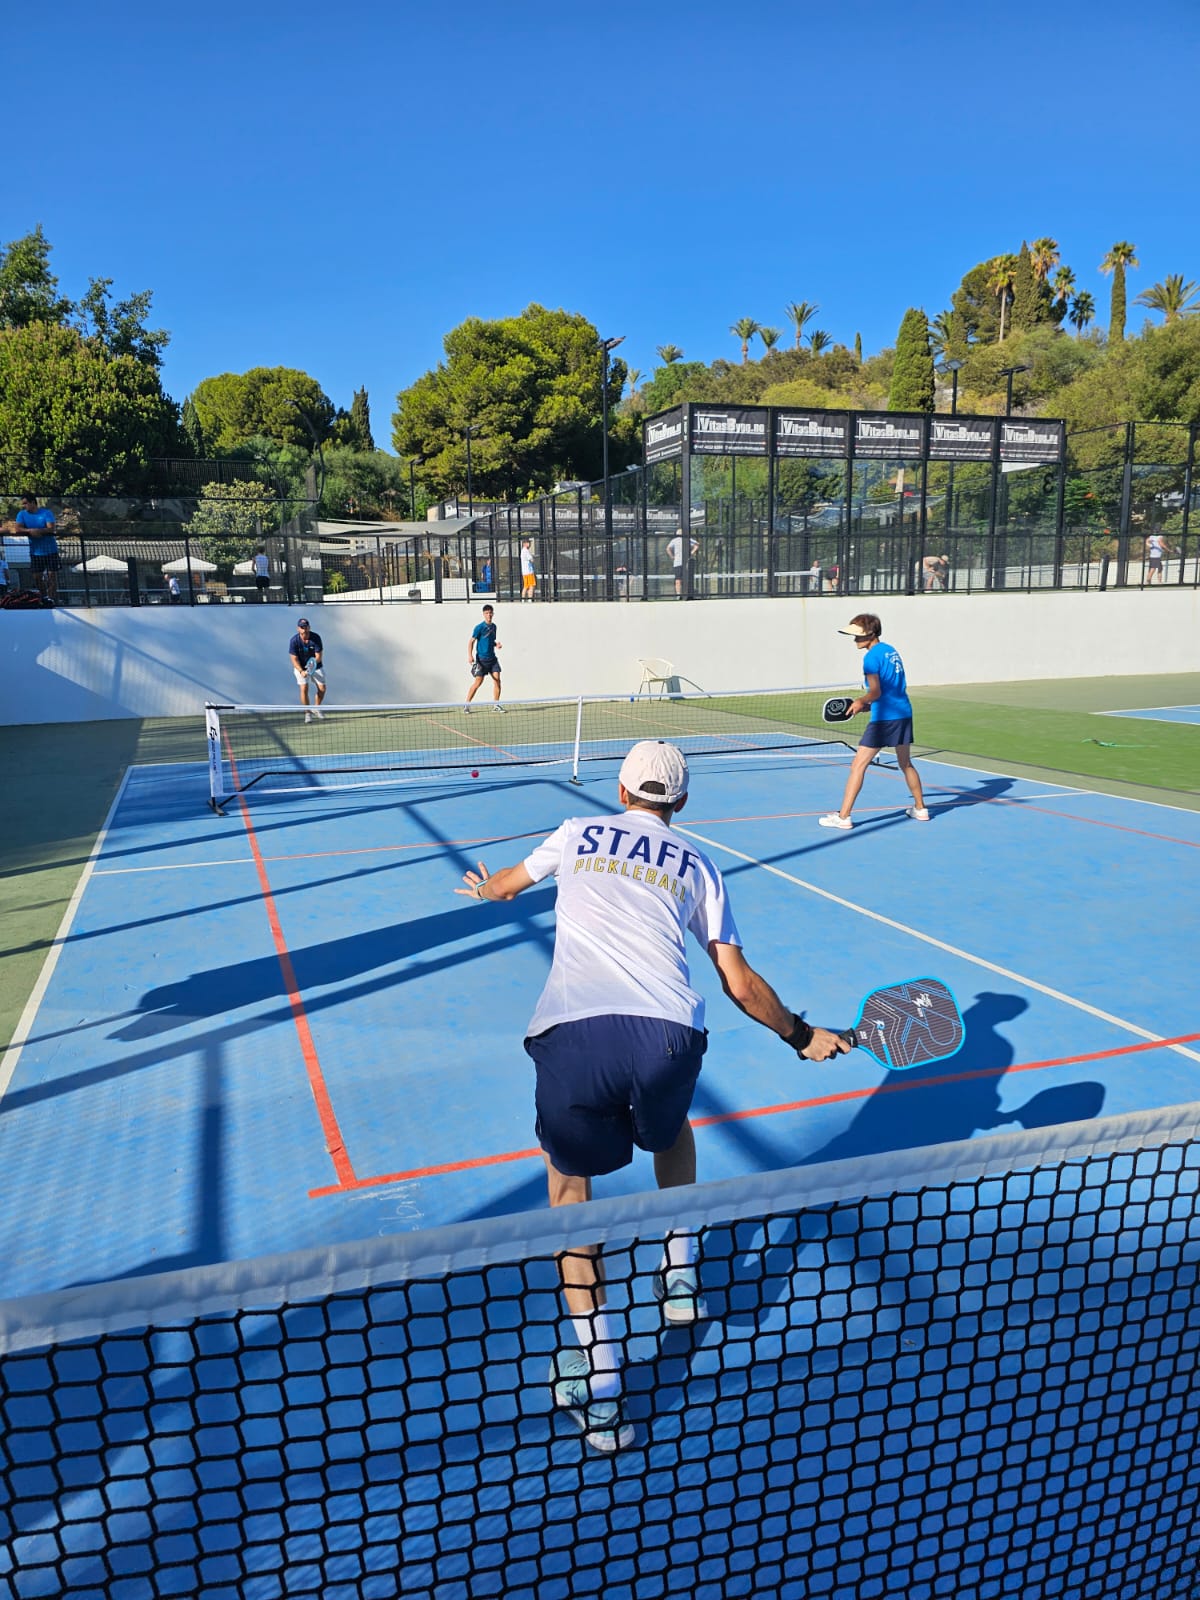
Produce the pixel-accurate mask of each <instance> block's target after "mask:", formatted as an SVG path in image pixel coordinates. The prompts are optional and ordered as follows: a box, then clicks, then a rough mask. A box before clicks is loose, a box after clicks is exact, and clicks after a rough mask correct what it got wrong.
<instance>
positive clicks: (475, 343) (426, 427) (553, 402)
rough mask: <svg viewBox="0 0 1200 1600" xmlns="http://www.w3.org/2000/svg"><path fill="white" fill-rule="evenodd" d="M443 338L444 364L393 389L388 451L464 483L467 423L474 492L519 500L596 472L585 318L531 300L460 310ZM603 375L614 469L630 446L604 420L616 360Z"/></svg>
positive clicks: (594, 375) (597, 410) (618, 372)
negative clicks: (504, 309) (461, 317)
mask: <svg viewBox="0 0 1200 1600" xmlns="http://www.w3.org/2000/svg"><path fill="white" fill-rule="evenodd" d="M444 343H445V350H446V359H445V361H444V362H443V363H442V364H441V365H440V366H438V367H437V369H436V370H435V371H432V372H427V373H425V374H424V376H422V377H420V378H418V379H417V381H416V383H414V384H412V385H411V386H410V387H409V388H407V389H405V390H404V391H403V392H402V393H401V394H400V395H399V397H398V401H397V407H398V408H397V410H396V412H395V414H394V416H393V419H392V443H393V446H394V448H395V449H396V450H397V451H398V452H399V453H400V454H401V455H403V456H410V455H424V456H425V457H426V458H427V463H426V466H425V469H424V476H425V478H426V481H427V482H430V483H431V484H433V485H434V486H436V487H437V488H438V489H439V490H443V491H444V490H449V489H452V488H456V489H462V488H464V487H465V485H466V447H465V441H464V437H463V430H464V428H465V427H466V426H467V425H468V424H470V425H471V426H472V427H473V428H475V429H477V433H476V434H475V435H474V436H473V438H472V441H471V461H472V476H473V484H474V488H475V492H476V493H477V494H478V495H480V497H481V498H488V497H490V496H494V495H502V496H504V497H505V498H510V499H519V498H521V497H523V496H524V495H525V494H526V493H527V492H528V491H529V490H531V489H532V490H538V489H544V488H547V487H549V485H550V484H551V483H553V482H554V480H555V479H556V478H598V477H599V476H600V471H601V459H602V448H603V441H602V438H601V395H600V382H601V370H602V369H601V354H600V338H599V335H598V333H597V332H596V329H595V327H594V326H593V325H592V323H590V322H589V321H588V320H587V318H586V317H582V316H580V315H578V314H577V313H573V312H567V311H548V310H547V309H546V308H545V307H544V306H540V305H531V306H528V307H527V308H526V309H525V310H524V311H523V312H522V313H521V315H520V316H518V317H507V318H503V319H501V320H499V321H495V322H484V321H482V320H481V319H480V318H478V317H470V318H468V319H467V321H466V322H463V323H461V324H460V325H459V326H458V327H457V328H454V329H452V330H451V332H450V333H448V334H447V335H446V338H445V341H444ZM661 370H663V369H660V371H661ZM666 370H675V371H677V370H678V368H677V367H676V368H667V369H666ZM608 372H609V376H608V405H609V411H610V423H611V424H612V427H611V432H610V440H611V449H610V456H609V459H610V466H611V467H612V469H613V470H615V471H620V470H621V468H622V467H623V466H624V465H625V462H626V456H627V453H628V452H629V451H630V450H632V446H631V445H629V444H628V442H627V430H622V429H618V428H617V426H616V423H615V422H614V421H613V414H614V413H615V411H616V407H617V404H618V402H619V400H620V398H621V391H622V389H623V388H624V386H625V373H626V367H625V363H624V362H623V361H612V362H610V364H609V369H608ZM657 376H658V374H656V377H657ZM648 387H651V386H648ZM628 438H632V434H628Z"/></svg>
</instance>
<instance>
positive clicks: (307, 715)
mask: <svg viewBox="0 0 1200 1600" xmlns="http://www.w3.org/2000/svg"><path fill="white" fill-rule="evenodd" d="M304 720H305V722H311V721H312V712H311V711H306V712H305V713H304Z"/></svg>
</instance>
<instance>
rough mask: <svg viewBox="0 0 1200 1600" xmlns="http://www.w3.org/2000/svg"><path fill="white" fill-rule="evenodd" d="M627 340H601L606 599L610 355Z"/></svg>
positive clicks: (609, 589) (608, 580) (608, 585)
mask: <svg viewBox="0 0 1200 1600" xmlns="http://www.w3.org/2000/svg"><path fill="white" fill-rule="evenodd" d="M624 338H625V335H624V334H623V333H622V334H619V335H618V336H617V338H615V339H601V341H600V353H601V375H600V411H601V416H602V419H603V420H602V432H603V443H604V540H605V544H606V546H607V555H606V557H605V568H604V572H605V590H606V593H605V599H606V600H611V599H612V597H613V551H612V539H613V521H612V486H611V484H610V483H609V478H608V353H609V351H610V350H615V349H616V348H617V346H618V345H619V344H620V343H621V342H622V340H623V339H624Z"/></svg>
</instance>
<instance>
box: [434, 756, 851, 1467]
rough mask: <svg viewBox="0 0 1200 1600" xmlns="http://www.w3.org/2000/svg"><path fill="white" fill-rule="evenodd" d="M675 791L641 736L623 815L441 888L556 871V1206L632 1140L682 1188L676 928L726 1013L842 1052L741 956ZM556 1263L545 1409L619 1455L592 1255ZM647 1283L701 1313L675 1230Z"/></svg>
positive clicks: (617, 1380) (484, 891) (621, 1429)
mask: <svg viewBox="0 0 1200 1600" xmlns="http://www.w3.org/2000/svg"><path fill="white" fill-rule="evenodd" d="M687 792H688V766H687V761H686V760H685V759H684V756H683V752H682V751H681V750H679V749H678V747H677V746H675V745H673V744H669V743H668V742H666V741H665V740H662V739H657V740H655V739H646V740H643V741H641V742H640V743H638V744H635V745H634V746H633V748H632V749H631V750H630V751H629V752H628V754H627V755H626V757H625V760H624V762H623V763H622V765H621V771H620V774H619V776H618V779H617V798H618V800H619V802H620V806H621V808H622V809H621V811H620V812H618V813H617V814H616V815H612V814H603V815H600V816H593V817H572V818H569V819H568V820H567V821H566V822H564V823H563V824H562V825H561V826H560V827H559V828H558V829H556V831H555V832H554V833H552V834H551V835H550V836H549V838H547V839H545V840H543V841H542V842H541V843H540V844H539V845H537V846H536V847H535V848H534V849H533V850H532V851H531V852H530V854H529V855H528V856H527V857H526V858H525V860H524V861H523V862H519V863H517V864H516V865H514V866H510V867H504V868H502V869H501V870H499V871H498V872H495V873H489V872H488V869H487V867H486V866H485V865H484V863H483V862H482V861H481V862H479V864H478V866H479V870H478V872H467V873H464V875H463V879H464V882H465V883H466V885H467V887H466V888H465V889H456V890H455V893H456V894H460V895H467V896H469V897H470V898H471V899H474V900H494V901H501V902H503V901H508V900H514V899H515V898H516V897H517V895H519V894H521V893H522V892H523V891H524V890H526V889H529V888H531V887H532V886H533V885H534V884H536V883H541V882H542V881H543V880H544V879H546V878H551V877H553V878H554V879H555V880H556V885H557V894H556V899H555V907H554V915H555V931H554V956H553V960H552V963H551V967H550V975H549V977H548V978H547V980H546V984H545V987H544V988H543V990H542V995H541V998H540V999H539V1001H538V1003H537V1007H536V1009H535V1011H534V1014H533V1018H532V1020H531V1021H530V1023H529V1030H528V1036H527V1038H526V1040H525V1050H526V1053H527V1054H528V1055H529V1057H530V1058H531V1060H532V1061H533V1064H534V1068H535V1072H536V1089H535V1095H534V1101H535V1106H536V1110H537V1123H536V1131H537V1138H538V1143H539V1144H540V1145H541V1149H542V1154H543V1157H544V1159H545V1163H546V1175H547V1180H548V1185H549V1198H550V1204H551V1205H552V1206H565V1205H575V1204H578V1203H579V1202H581V1201H586V1200H590V1199H591V1194H592V1179H593V1178H596V1177H600V1176H601V1175H603V1174H605V1173H609V1172H617V1171H619V1170H620V1169H621V1168H622V1167H627V1166H628V1165H629V1164H630V1162H631V1161H632V1160H633V1151H634V1147H635V1145H636V1146H637V1147H638V1148H640V1149H642V1150H647V1151H649V1152H651V1153H652V1154H653V1157H654V1177H655V1182H656V1183H657V1185H658V1187H659V1188H660V1189H670V1188H676V1187H678V1186H680V1185H686V1184H692V1183H695V1181H696V1143H695V1139H694V1137H693V1134H692V1128H691V1124H690V1123H689V1121H688V1112H689V1111H690V1109H691V1103H692V1096H693V1094H694V1092H695V1087H696V1082H697V1079H698V1078H699V1075H700V1066H701V1062H702V1060H703V1057H704V1053H705V1050H706V1048H707V1045H708V1035H707V1032H706V1031H705V1028H704V1000H703V998H702V996H701V995H700V994H698V993H697V992H696V990H695V989H694V988H693V987H692V983H691V976H690V972H689V967H688V960H687V934H688V932H689V931H690V932H691V933H692V934H693V935H694V937H695V938H696V939H697V941H698V942H699V944H700V946H701V948H702V949H703V950H704V951H705V952H706V953H707V955H708V957H709V959H710V960H711V962H712V963H713V966H714V967H715V968H716V971H717V974H718V976H719V978H720V981H721V987H722V988H723V989H724V991H725V993H726V995H728V997H729V999H730V1000H732V1002H733V1004H734V1005H735V1006H737V1008H738V1010H739V1011H742V1012H743V1013H744V1014H745V1015H746V1016H748V1017H751V1018H752V1019H753V1020H754V1021H755V1022H759V1023H761V1024H762V1025H763V1027H765V1028H769V1029H770V1030H771V1031H772V1032H773V1033H775V1034H776V1035H777V1036H778V1037H779V1038H780V1039H781V1040H782V1041H783V1043H784V1044H786V1045H788V1046H790V1048H791V1049H793V1050H795V1051H796V1053H797V1054H798V1055H800V1056H803V1057H804V1058H805V1059H806V1060H808V1061H828V1060H831V1059H832V1058H833V1057H834V1056H837V1055H840V1054H841V1053H842V1052H844V1051H845V1050H847V1049H848V1048H849V1045H848V1042H847V1041H846V1040H845V1039H844V1038H842V1037H840V1036H839V1035H838V1034H836V1033H833V1032H831V1031H829V1030H827V1029H825V1028H814V1027H812V1026H810V1024H808V1023H807V1022H805V1021H803V1020H802V1019H801V1018H800V1017H798V1016H796V1015H795V1014H794V1013H793V1012H792V1011H791V1010H790V1009H789V1008H788V1007H787V1006H785V1005H784V1004H783V1002H782V1001H781V1000H780V998H779V996H778V995H777V994H776V992H775V990H774V989H773V988H772V987H771V985H770V984H769V983H768V982H767V980H766V979H765V978H763V977H762V976H761V975H760V974H759V973H757V972H756V971H755V970H754V968H753V967H752V966H751V965H750V963H749V962H748V961H747V960H746V957H745V955H744V954H743V951H742V941H741V937H740V935H739V934H738V930H737V925H736V923H735V922H734V918H733V912H732V909H731V908H730V905H729V899H728V896H727V894H726V890H725V883H724V879H723V878H722V876H721V874H720V872H719V871H718V870H717V868H716V867H715V866H714V865H713V863H712V862H711V861H710V860H709V859H708V857H707V856H705V855H703V854H702V853H701V852H700V851H698V850H697V849H695V847H694V846H693V843H692V841H691V840H690V839H688V838H686V837H685V836H684V835H683V834H681V833H678V832H676V831H674V830H673V828H672V826H671V823H672V820H673V818H674V817H675V816H677V815H678V813H679V812H680V811H682V810H683V807H684V805H685V804H686V801H687ZM681 1220H682V1219H681ZM559 1271H560V1274H561V1279H562V1286H563V1297H564V1299H565V1301H566V1306H567V1312H568V1315H569V1317H570V1320H571V1324H572V1327H573V1329H574V1332H575V1335H576V1338H577V1339H578V1346H577V1347H568V1348H567V1349H564V1350H560V1351H559V1352H558V1354H557V1355H556V1357H555V1359H554V1364H553V1366H552V1368H551V1388H552V1391H553V1395H554V1400H555V1403H556V1404H557V1405H559V1406H561V1407H563V1408H564V1409H565V1410H566V1411H568V1412H569V1413H570V1415H571V1417H572V1418H573V1420H574V1421H575V1423H576V1424H577V1425H578V1427H579V1428H580V1429H581V1430H582V1432H583V1435H584V1438H585V1440H586V1441H587V1443H588V1444H589V1445H590V1446H591V1447H592V1449H594V1450H599V1451H604V1452H611V1451H614V1450H620V1449H624V1448H625V1447H626V1446H627V1445H629V1444H631V1443H632V1442H633V1428H632V1426H631V1425H630V1423H629V1422H628V1420H627V1418H626V1416H625V1411H624V1407H623V1404H622V1401H621V1372H620V1367H621V1354H620V1342H619V1339H618V1336H617V1334H616V1331H615V1330H614V1328H613V1327H612V1323H611V1318H610V1314H609V1312H608V1310H607V1297H606V1291H605V1281H604V1260H603V1256H602V1255H601V1253H600V1251H599V1249H598V1248H596V1247H595V1246H577V1247H575V1248H572V1249H570V1250H568V1251H565V1252H563V1254H562V1255H560V1257H559ZM654 1290H655V1295H656V1297H657V1299H658V1301H659V1303H660V1305H661V1307H662V1317H663V1320H664V1322H665V1323H666V1324H667V1325H668V1326H680V1325H687V1324H691V1323H695V1322H698V1321H700V1320H702V1319H703V1318H704V1317H706V1316H707V1309H706V1307H705V1302H704V1297H703V1294H702V1292H701V1285H700V1278H699V1272H698V1266H697V1240H696V1234H695V1233H694V1232H693V1231H692V1230H691V1229H689V1228H688V1227H687V1226H686V1225H684V1226H682V1227H681V1228H679V1229H677V1230H675V1231H673V1232H672V1233H671V1234H670V1235H669V1236H668V1238H667V1240H666V1242H665V1245H664V1248H663V1256H662V1260H661V1263H660V1265H659V1269H658V1271H657V1273H656V1274H655V1280H654Z"/></svg>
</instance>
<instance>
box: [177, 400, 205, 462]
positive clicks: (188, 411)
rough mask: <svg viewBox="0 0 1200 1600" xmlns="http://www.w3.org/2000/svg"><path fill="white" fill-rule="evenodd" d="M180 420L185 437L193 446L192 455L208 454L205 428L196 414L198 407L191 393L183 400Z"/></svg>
mask: <svg viewBox="0 0 1200 1600" xmlns="http://www.w3.org/2000/svg"><path fill="white" fill-rule="evenodd" d="M179 421H180V426H181V427H182V429H183V434H184V437H185V438H186V439H187V442H188V444H189V445H190V446H191V453H192V455H194V456H206V455H207V454H208V451H207V450H206V449H205V446H204V429H203V428H202V427H201V426H200V418H199V417H198V416H197V415H196V408H195V406H194V405H193V404H192V400H191V396H190V395H189V396H188V398H187V399H186V400H185V401H184V402H183V410H182V412H181V414H180V418H179Z"/></svg>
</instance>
